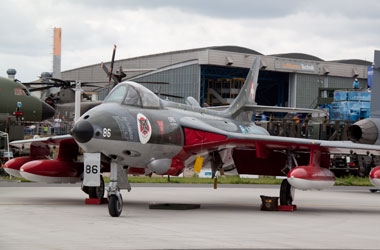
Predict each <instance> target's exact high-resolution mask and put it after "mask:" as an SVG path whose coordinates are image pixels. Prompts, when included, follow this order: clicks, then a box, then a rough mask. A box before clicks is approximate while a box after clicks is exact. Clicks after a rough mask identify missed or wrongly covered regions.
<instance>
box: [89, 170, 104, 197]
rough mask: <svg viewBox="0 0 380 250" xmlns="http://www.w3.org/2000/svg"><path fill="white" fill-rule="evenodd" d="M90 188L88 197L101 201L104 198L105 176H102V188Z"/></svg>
mask: <svg viewBox="0 0 380 250" xmlns="http://www.w3.org/2000/svg"><path fill="white" fill-rule="evenodd" d="M87 188H88V190H87V191H88V192H87V194H88V197H89V198H95V199H101V198H103V197H104V190H105V188H104V179H103V176H102V175H101V176H100V186H99V187H87Z"/></svg>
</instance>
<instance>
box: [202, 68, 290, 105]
mask: <svg viewBox="0 0 380 250" xmlns="http://www.w3.org/2000/svg"><path fill="white" fill-rule="evenodd" d="M248 71H249V70H248V69H244V68H230V67H228V68H226V67H220V66H209V65H207V66H201V90H200V103H201V104H206V103H207V105H210V106H219V105H227V104H230V103H231V101H232V100H233V99H234V98H235V97H236V96H237V95H238V93H239V91H240V89H241V87H242V86H243V84H244V81H245V78H246V76H247V74H248ZM258 82H259V85H258V88H257V93H256V102H257V104H258V105H268V106H281V107H283V106H287V103H288V88H289V74H288V73H282V72H274V71H260V74H259V79H258Z"/></svg>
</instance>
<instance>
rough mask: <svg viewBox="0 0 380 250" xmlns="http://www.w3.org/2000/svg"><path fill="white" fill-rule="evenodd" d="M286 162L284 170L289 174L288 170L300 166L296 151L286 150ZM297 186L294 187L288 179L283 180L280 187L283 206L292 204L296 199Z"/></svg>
mask: <svg viewBox="0 0 380 250" xmlns="http://www.w3.org/2000/svg"><path fill="white" fill-rule="evenodd" d="M286 156H287V160H286V164H285V167H284V168H283V169H282V172H283V173H284V174H285V175H287V174H288V172H289V171H290V170H291V169H293V168H294V167H297V166H298V162H297V160H296V155H295V153H294V152H292V151H290V150H287V151H286ZM294 193H295V188H294V187H292V186H291V185H290V184H289V182H288V180H287V179H284V180H282V182H281V187H280V205H281V206H292V203H293V200H294Z"/></svg>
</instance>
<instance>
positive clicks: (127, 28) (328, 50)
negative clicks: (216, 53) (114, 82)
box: [0, 0, 380, 82]
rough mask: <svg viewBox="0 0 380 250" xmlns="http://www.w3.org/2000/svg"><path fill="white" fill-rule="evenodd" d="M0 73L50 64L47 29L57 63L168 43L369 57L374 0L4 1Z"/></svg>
mask: <svg viewBox="0 0 380 250" xmlns="http://www.w3.org/2000/svg"><path fill="white" fill-rule="evenodd" d="M0 6H1V7H0V9H1V15H0V34H1V36H0V37H1V38H0V76H5V77H6V76H7V74H6V71H7V69H9V68H14V69H16V70H17V74H16V78H17V79H19V80H21V81H25V82H26V81H33V80H37V79H38V77H39V76H40V75H41V73H42V72H52V70H53V65H52V63H53V28H54V27H60V28H62V51H61V52H62V54H61V70H62V71H65V70H70V69H75V68H78V67H83V66H88V65H93V64H97V63H100V62H102V61H105V62H108V61H110V60H111V55H112V49H113V45H114V44H116V45H117V53H116V60H118V59H119V60H120V59H125V58H131V57H138V56H144V55H150V54H157V53H164V52H169V51H176V50H186V49H194V48H202V47H208V46H221V45H234V46H241V47H246V48H249V49H253V50H256V51H258V52H260V53H262V54H264V55H271V54H279V53H292V52H298V53H305V54H310V55H314V56H317V57H319V58H321V59H323V60H326V61H329V60H339V59H362V60H367V61H373V55H374V50H376V49H377V50H379V49H380V1H377V0H363V1H358V0H355V1H353V0H319V1H302V0H287V1H284V0H272V1H271V0H267V1H257V0H228V1H226V0H181V1H179V0H145V1H144V0H112V1H109V0H79V1H78V0H59V1H58V0H33V1H30V0H4V1H2V2H1V5H0Z"/></svg>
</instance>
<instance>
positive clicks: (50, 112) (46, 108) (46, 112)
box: [41, 102, 55, 121]
mask: <svg viewBox="0 0 380 250" xmlns="http://www.w3.org/2000/svg"><path fill="white" fill-rule="evenodd" d="M54 114H55V109H54V108H53V107H52V106H50V105H49V104H47V103H44V102H43V103H42V115H41V118H42V119H41V120H42V121H43V120H46V119H49V118H50V117H53V116H54Z"/></svg>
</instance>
